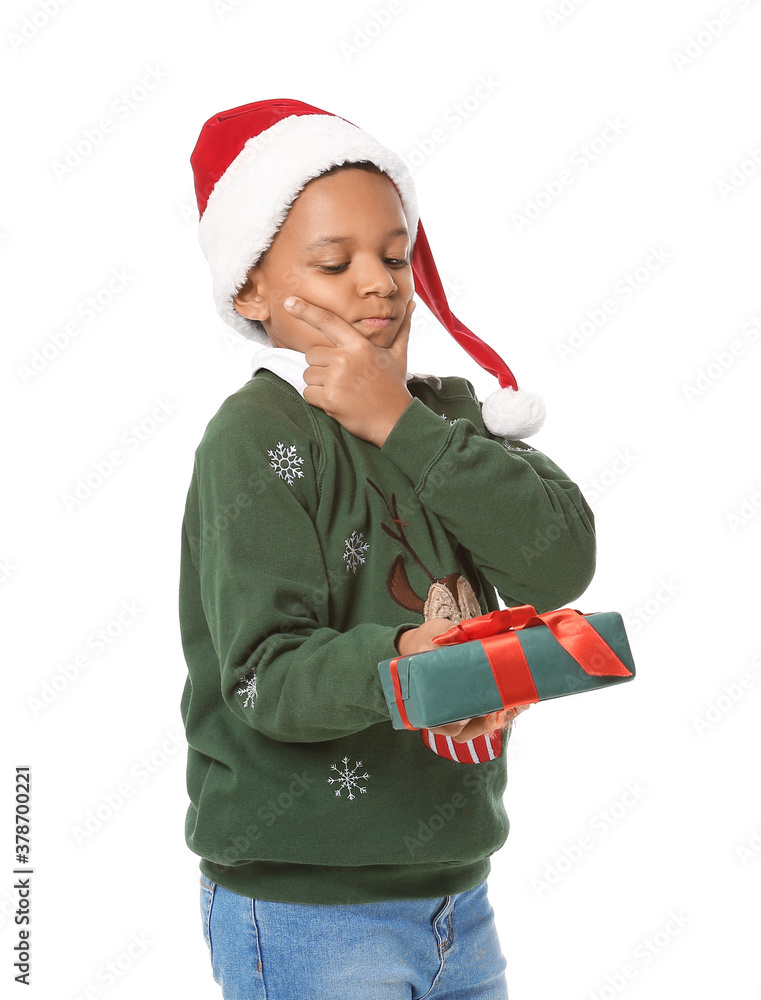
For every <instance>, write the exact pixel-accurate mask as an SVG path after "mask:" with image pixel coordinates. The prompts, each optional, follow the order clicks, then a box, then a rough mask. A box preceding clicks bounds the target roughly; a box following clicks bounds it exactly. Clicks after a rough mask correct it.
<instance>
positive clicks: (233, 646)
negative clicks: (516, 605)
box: [185, 417, 414, 743]
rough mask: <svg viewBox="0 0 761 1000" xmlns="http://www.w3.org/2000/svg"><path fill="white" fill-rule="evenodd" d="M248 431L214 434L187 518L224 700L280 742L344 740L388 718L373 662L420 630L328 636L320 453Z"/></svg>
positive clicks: (225, 428)
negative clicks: (317, 516) (318, 517)
mask: <svg viewBox="0 0 761 1000" xmlns="http://www.w3.org/2000/svg"><path fill="white" fill-rule="evenodd" d="M251 423H252V422H251V421H249V422H248V423H247V424H246V425H245V426H243V427H241V426H233V425H232V424H230V423H229V422H228V424H226V425H225V424H223V425H222V426H221V427H219V428H218V429H216V430H215V431H214V432H213V433H212V432H210V431H209V430H208V429H207V433H206V435H205V436H204V440H203V441H202V442H201V445H199V448H198V449H197V451H196V459H195V465H194V470H193V477H192V480H191V486H190V490H189V494H188V501H187V504H186V512H185V531H186V536H187V549H188V551H189V552H190V553H192V556H191V557H190V558H192V561H193V564H194V566H195V568H196V570H197V572H198V577H199V584H200V595H201V604H202V607H203V614H204V616H205V619H206V622H207V624H208V630H209V634H210V636H211V642H212V643H213V646H214V650H215V652H216V656H217V659H218V662H219V670H220V672H221V686H222V695H223V698H224V701H225V703H226V705H227V706H228V708H229V709H230V710H231V711H232V712H233V713H234V714H235V715H236V716H237V717H238V718H239V719H242V720H243V721H244V722H245V723H247V724H248V725H249V726H251V727H253V728H254V729H256V730H258V731H259V732H261V733H263V734H264V735H265V736H268V737H270V738H271V739H274V740H281V741H286V742H298V743H301V742H319V741H323V740H331V739H336V738H339V737H343V736H348V735H350V734H352V733H355V732H358V731H359V730H361V729H364V728H366V727H368V726H370V725H373V724H375V723H378V722H383V721H387V720H388V719H390V715H389V712H388V707H387V705H386V702H385V699H384V696H383V690H382V687H381V683H380V678H379V675H378V668H377V665H378V663H379V662H380V661H381V660H384V659H388V658H390V657H393V656H397V655H398V652H397V649H396V645H395V643H396V640H397V638H398V636H399V635H400V634H401V632H403V631H404V630H405V629H406V628H412V627H414V625H413V624H412V623H409V624H405V625H399V626H393V627H389V626H387V625H378V624H373V623H369V622H368V623H363V624H359V625H357V626H356V627H354V628H351V629H349V630H348V631H346V632H337V631H336V630H334V629H332V628H329V627H328V624H327V623H328V600H329V595H330V592H331V589H330V588H331V583H333V582H334V581H331V580H329V579H328V575H327V572H326V567H325V563H324V560H323V557H322V552H321V548H320V545H319V541H318V537H317V533H316V530H315V525H314V523H313V519H312V518H313V516H314V515H313V510H314V509H316V497H317V486H316V483H317V476H316V473H317V469H316V468H315V464H316V449H315V446H314V444H313V442H312V440H311V439H310V437H309V435H308V434H307V433H305V431H304V430H303V428H298V427H293V426H291V427H288V428H287V429H286V430H285V431H282V430H281V428H278V427H274V428H273V426H272V422H271V420H268V419H267V418H266V417H265V418H264V419H262V420H260V421H257V427H252V426H250V425H251ZM259 427H264V428H266V429H267V431H268V432H267V433H265V432H264V431H262V430H260V429H258V428H259ZM279 435H280V436H279ZM276 443H277V450H276V451H274V452H273V451H272V448H273V447H274V446H275V444H276ZM284 456H288V457H287V458H286V457H284ZM275 466H276V467H277V468H274V467H275ZM278 470H279V471H278ZM289 480H290V481H289ZM310 508H312V510H310Z"/></svg>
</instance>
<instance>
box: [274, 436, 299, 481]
mask: <svg viewBox="0 0 761 1000" xmlns="http://www.w3.org/2000/svg"><path fill="white" fill-rule="evenodd" d="M267 454H268V455H269V456H270V458H271V459H272V461H271V462H270V466H271V467H272V468H273V469H274V470H275V472H276V473H277V474H278V475H279V476H280V478H281V479H284V480H285V481H286V482H287V483H288V485H289V486H290V485H291V483H293V481H294V479H295V478H296V476H299V478H301V479H303V478H304V473H303V472H302V471H301V469H300V468H299V466H300V465H303V464H304V459H303V458H300V457H299V456H298V455H297V454H296V446H295V445H293V444H292V445H289V446H288V447H287V448H286V446H285V445H284V444H283V442H282V441H278V443H277V449H276V450H275V451H270V450H269V449H267Z"/></svg>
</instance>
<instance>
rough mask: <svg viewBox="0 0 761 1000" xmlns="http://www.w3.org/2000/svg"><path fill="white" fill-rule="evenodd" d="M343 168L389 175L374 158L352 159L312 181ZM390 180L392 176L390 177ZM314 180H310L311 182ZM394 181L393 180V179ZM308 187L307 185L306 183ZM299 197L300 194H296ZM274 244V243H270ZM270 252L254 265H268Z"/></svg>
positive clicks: (335, 166)
mask: <svg viewBox="0 0 761 1000" xmlns="http://www.w3.org/2000/svg"><path fill="white" fill-rule="evenodd" d="M342 170H366V171H367V172H368V173H370V174H382V175H383V176H384V177H388V174H387V173H386V171H385V170H381V168H380V167H379V166H377V164H375V163H373V162H372V160H351V161H350V162H349V163H334V164H333V166H332V167H328V169H327V170H323V172H322V173H321V174H318V175H317V177H313V178H312V181H316V180H318V179H319V178H320V177H327V176H328V175H329V174H338V173H340V172H341V171H342ZM389 180H391V178H390V177H389ZM312 181H308V182H307V183H308V184H311V182H312ZM392 183H393V181H392ZM304 186H305V187H306V185H304ZM296 197H297V198H298V195H296ZM294 200H295V199H294ZM270 246H272V244H270ZM269 252H270V248H269V247H267V249H266V250H265V251H264V253H263V254H262V255H261V256H260V257H259V260H258V261H257V262H256V264H254V265H253V266H254V267H266V266H267V255H268V254H269Z"/></svg>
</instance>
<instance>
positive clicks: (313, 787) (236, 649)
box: [179, 367, 595, 904]
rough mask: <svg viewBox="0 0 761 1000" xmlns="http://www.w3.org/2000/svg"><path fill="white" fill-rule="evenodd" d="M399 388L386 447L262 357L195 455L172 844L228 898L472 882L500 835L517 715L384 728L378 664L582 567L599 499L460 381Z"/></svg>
mask: <svg viewBox="0 0 761 1000" xmlns="http://www.w3.org/2000/svg"><path fill="white" fill-rule="evenodd" d="M407 387H408V389H409V391H410V393H411V394H412V396H413V398H412V401H411V402H410V403H409V405H408V406H407V408H406V409H405V411H404V412H403V413H402V415H401V416H400V418H399V420H398V421H397V423H396V424H395V426H394V428H393V429H392V431H391V433H390V434H389V436H388V437H387V439H386V441H385V442H384V444H383V446H382V447H380V448H379V447H377V446H376V445H374V444H371V443H369V442H367V441H364V440H362V439H360V438H358V437H355V436H354V435H352V434H351V433H349V432H348V431H346V430H345V429H344V428H343V427H342V426H341V425H340V424H339V423H338V422H337V421H336V420H334V419H333V418H332V417H329V416H328V415H327V414H326V413H325V412H324V411H323V410H321V409H320V408H319V407H315V406H312V405H310V404H308V403H307V402H306V401H305V400H304V398H303V395H302V392H300V391H299V390H298V389H297V388H295V386H294V385H293V384H291V382H289V381H287V380H286V379H285V378H283V377H281V376H280V375H278V374H276V373H275V372H273V371H271V370H269V368H265V367H261V368H259V369H258V370H256V371H255V373H254V374H253V376H252V378H251V379H249V381H248V382H246V384H245V385H243V386H242V388H241V389H239V390H238V391H237V392H235V393H233V394H232V395H230V396H229V397H228V398H227V399H226V400H224V402H223V403H222V405H221V406H220V408H219V409H218V411H217V413H216V414H215V415H214V416H213V417H212V419H211V420H210V422H209V423H208V425H207V427H206V430H205V433H204V435H203V438H202V440H201V442H200V444H199V446H198V448H197V449H196V452H195V458H194V466H193V472H192V477H191V482H190V487H189V490H188V494H187V501H186V505H185V512H184V517H183V524H182V533H181V565H180V586H179V612H180V632H181V639H182V646H183V652H184V655H185V660H186V663H187V669H188V675H187V680H186V683H185V687H184V691H183V694H182V700H181V713H182V717H183V722H184V725H185V731H186V735H187V741H188V761H187V772H186V777H187V790H188V795H189V798H190V805H189V807H188V811H187V816H186V823H185V839H186V843H187V845H188V847H189V848H190V850H191V851H193V852H194V853H195V854H197V855H198V856H199V858H200V859H201V860H200V869H201V871H202V872H203V873H204V874H205V875H206V876H207V877H208V878H210V879H211V880H212V881H215V882H217V883H219V884H220V885H222V886H224V887H225V888H227V889H230V890H231V891H233V892H237V893H239V894H242V895H245V896H252V897H256V898H261V899H268V900H274V901H282V902H297V903H323V904H324V903H327V904H331V903H333V904H338V903H360V902H371V901H382V900H391V899H404V898H430V897H436V896H444V895H448V894H451V893H458V892H464V891H466V890H467V889H470V888H473V887H474V886H476V885H477V884H478V883H479V882H481V881H483V879H485V878H486V877H487V875H488V874H489V871H490V860H489V859H490V857H491V855H492V854H494V853H495V852H496V851H497V850H499V849H500V848H501V847H502V846H503V844H504V843H505V840H506V838H507V835H508V830H509V823H508V819H507V816H506V813H505V809H504V804H503V793H504V790H505V787H506V781H507V773H506V764H505V747H506V743H507V738H508V737H509V731H510V730H509V728H508V729H506V730H505V731H504V732H502V733H499V731H498V734H497V735H498V738H497V739H496V740H494V739H493V740H492V741H491V743H490V747H491V752H489V753H488V754H485V755H484V754H479V755H476V754H473V755H472V757H468V756H467V755H466V756H465V760H464V762H461V761H460V760H458V759H452V756H453V755H451V754H449V755H448V754H447V753H446V750H445V749H443V747H442V746H440V743H441V741H442V738H441V737H438V738H437V740H436V742H435V743H434V741H432V740H430V739H425V738H424V737H425V733H426V732H427V731H422V732H417V731H398V730H395V729H393V727H392V725H391V721H390V713H389V711H388V707H387V705H386V702H385V698H384V696H383V690H382V687H381V682H380V675H379V673H378V663H379V662H380V661H382V660H386V659H390V658H392V657H394V656H396V655H398V650H397V647H396V643H397V640H398V638H399V636H400V635H401V633H402V632H404V631H405V630H406V629H409V628H414V627H416V626H418V625H420V624H422V623H423V622H424V621H425V620H427V619H428V618H431V617H451V618H452V620H458V617H472V616H474V615H476V614H485V613H487V612H488V611H493V610H496V609H497V608H499V607H500V606H501V605H500V603H499V600H498V598H500V599H501V600H502V602H503V603H504V605H506V606H513V605H517V604H533V605H534V606H535V607H536V609H537V610H538V611H539V613H543V612H544V611H548V610H551V609H553V608H557V607H563V606H565V605H566V604H568V603H569V602H570V601H572V600H574V599H575V598H576V597H578V596H579V595H580V594H581V593H582V592H583V591H584V590H585V588H586V587H587V585H588V583H589V581H590V580H591V578H592V574H593V571H594V561H595V538H594V520H593V515H592V512H591V510H590V509H589V506H588V505H587V503H586V501H585V500H584V498H583V496H582V494H581V492H580V490H579V488H578V486H576V485H575V484H574V483H573V482H572V481H571V480H570V479H569V477H568V476H567V475H566V473H565V472H563V471H562V470H561V469H560V468H559V467H558V466H557V465H555V464H554V463H553V462H552V461H551V460H550V459H549V458H548V457H547V456H546V455H544V454H543V453H542V452H540V451H538V450H536V449H535V448H533V447H531V446H530V445H527V444H525V443H524V442H520V441H508V440H506V439H502V438H497V437H494V436H493V435H492V434H491V433H490V432H489V431H488V430H486V428H485V427H484V423H483V420H482V418H481V403H480V401H479V400H478V398H477V397H476V394H475V391H474V389H473V386H472V385H471V384H470V382H468V381H467V380H465V379H462V378H456V377H444V378H441V379H438V378H434V377H428V378H421V377H413V378H410V380H409V381H408V383H407ZM479 739H481V740H483V737H482V738H479ZM444 742H448V743H450V749H451V741H444ZM472 743H473V744H475V743H476V741H472ZM455 746H456V747H460V748H462V747H466V746H467V745H466V744H455ZM482 758H483V759H482Z"/></svg>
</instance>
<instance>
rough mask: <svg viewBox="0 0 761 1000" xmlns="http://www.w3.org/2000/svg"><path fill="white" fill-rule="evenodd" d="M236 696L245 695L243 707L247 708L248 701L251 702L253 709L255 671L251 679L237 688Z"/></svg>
mask: <svg viewBox="0 0 761 1000" xmlns="http://www.w3.org/2000/svg"><path fill="white" fill-rule="evenodd" d="M236 694H239V695H245V696H246V699H245V701H244V702H243V707H244V708H248V703H249V701H250V702H251V707H252V708H253V707H254V701H255V700H256V671H254V672H253V674H252V675H251V677H249V678H248V680H247V681H244V682H243V684H241V686H240V687H239V688H238V690H237V692H236Z"/></svg>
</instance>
